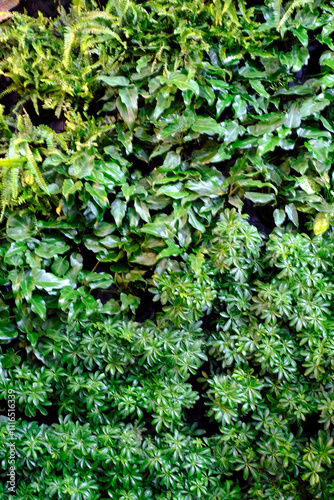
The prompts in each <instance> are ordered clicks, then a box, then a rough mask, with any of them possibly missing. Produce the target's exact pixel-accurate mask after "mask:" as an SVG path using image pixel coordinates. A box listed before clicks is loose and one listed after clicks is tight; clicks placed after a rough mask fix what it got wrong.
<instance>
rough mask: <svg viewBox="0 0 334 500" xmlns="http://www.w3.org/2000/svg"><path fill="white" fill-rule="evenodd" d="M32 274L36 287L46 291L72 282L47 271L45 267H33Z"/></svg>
mask: <svg viewBox="0 0 334 500" xmlns="http://www.w3.org/2000/svg"><path fill="white" fill-rule="evenodd" d="M31 276H32V277H33V278H34V282H35V286H36V288H40V289H43V290H46V291H52V290H58V289H60V288H63V287H64V286H67V285H69V284H70V281H69V280H68V279H65V278H58V277H57V276H55V275H54V274H51V273H47V272H46V271H44V270H43V269H36V268H34V269H32V271H31Z"/></svg>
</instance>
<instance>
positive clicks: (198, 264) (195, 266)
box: [189, 252, 205, 276]
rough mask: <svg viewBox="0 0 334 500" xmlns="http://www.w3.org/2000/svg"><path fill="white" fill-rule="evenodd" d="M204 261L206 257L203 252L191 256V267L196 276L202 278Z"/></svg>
mask: <svg viewBox="0 0 334 500" xmlns="http://www.w3.org/2000/svg"><path fill="white" fill-rule="evenodd" d="M204 261H205V257H204V255H203V253H202V252H197V253H196V254H195V255H194V254H193V253H192V254H190V255H189V262H190V266H191V269H192V270H193V271H194V273H195V274H196V276H200V274H201V271H202V266H203V264H204Z"/></svg>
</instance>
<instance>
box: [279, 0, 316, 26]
mask: <svg viewBox="0 0 334 500" xmlns="http://www.w3.org/2000/svg"><path fill="white" fill-rule="evenodd" d="M307 3H309V2H308V0H293V2H292V3H291V4H290V6H289V7H288V9H287V11H286V12H285V14H284V16H283V17H282V19H281V21H280V22H279V23H278V25H277V31H280V29H281V28H282V26H283V25H284V24H285V23H286V22H287V20H288V19H289V18H290V17H291V15H292V13H293V11H294V10H295V9H297V8H298V7H304V6H305V5H306V4H307Z"/></svg>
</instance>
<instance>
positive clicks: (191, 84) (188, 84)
mask: <svg viewBox="0 0 334 500" xmlns="http://www.w3.org/2000/svg"><path fill="white" fill-rule="evenodd" d="M159 78H160V81H161V83H166V84H167V85H169V86H172V85H175V86H176V87H177V88H178V89H180V90H191V91H192V92H194V94H197V95H198V94H199V87H198V84H197V83H196V82H195V81H194V80H189V79H188V77H187V75H184V74H182V73H177V72H175V73H171V74H170V75H169V76H168V78H166V77H164V76H160V77H159Z"/></svg>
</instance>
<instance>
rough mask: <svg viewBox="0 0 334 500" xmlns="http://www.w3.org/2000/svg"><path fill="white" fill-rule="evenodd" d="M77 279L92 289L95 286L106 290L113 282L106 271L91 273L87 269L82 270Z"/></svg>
mask: <svg viewBox="0 0 334 500" xmlns="http://www.w3.org/2000/svg"><path fill="white" fill-rule="evenodd" d="M79 279H80V281H83V283H84V285H87V286H89V288H91V289H92V290H95V289H97V288H100V289H103V290H106V289H107V288H109V287H110V286H111V285H113V284H114V279H113V277H112V276H111V275H110V274H107V273H91V272H89V271H82V272H81V273H80V275H79Z"/></svg>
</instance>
